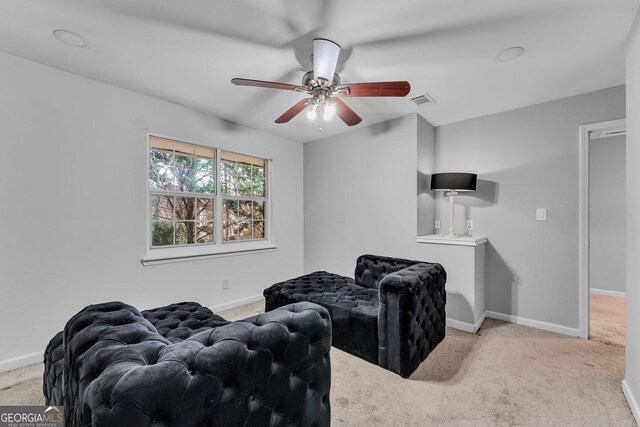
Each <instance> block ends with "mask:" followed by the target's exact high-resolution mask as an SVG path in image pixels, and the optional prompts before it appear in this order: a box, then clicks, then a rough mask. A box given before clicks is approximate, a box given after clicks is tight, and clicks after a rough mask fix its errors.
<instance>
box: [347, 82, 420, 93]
mask: <svg viewBox="0 0 640 427" xmlns="http://www.w3.org/2000/svg"><path fill="white" fill-rule="evenodd" d="M410 90H411V85H410V84H409V82H375V83H350V84H343V85H339V86H336V88H335V92H337V93H336V95H342V96H406V95H407V94H408V93H409V91H410Z"/></svg>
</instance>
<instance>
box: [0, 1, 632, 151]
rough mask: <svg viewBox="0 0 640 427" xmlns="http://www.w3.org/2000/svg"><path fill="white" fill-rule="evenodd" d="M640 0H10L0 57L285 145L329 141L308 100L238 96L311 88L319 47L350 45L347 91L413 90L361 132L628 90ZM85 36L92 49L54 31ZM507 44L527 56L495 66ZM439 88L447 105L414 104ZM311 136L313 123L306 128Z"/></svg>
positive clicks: (371, 106) (377, 102) (377, 103)
mask: <svg viewBox="0 0 640 427" xmlns="http://www.w3.org/2000/svg"><path fill="white" fill-rule="evenodd" d="M639 4H640V0H535V1H534V0H402V1H399V0H395V1H391V0H387V1H382V0H350V1H344V0H343V1H338V0H317V1H299V0H269V1H266V0H224V1H222V0H217V1H211V0H186V1H175V0H135V1H132V0H57V1H51V0H28V1H27V0H20V1H18V0H0V50H2V51H5V52H8V53H11V54H15V55H18V56H21V57H23V58H27V59H30V60H33V61H37V62H40V63H43V64H47V65H50V66H53V67H56V68H59V69H62V70H66V71H70V72H72V73H75V74H78V75H82V76H86V77H89V78H92V79H95V80H99V81H103V82H106V83H110V84H113V85H116V86H119V87H123V88H128V89H131V90H135V91H138V92H141V93H145V94H148V95H152V96H156V97H159V98H162V99H166V100H169V101H172V102H175V103H178V104H182V105H185V106H187V107H189V108H193V109H195V110H198V111H201V112H203V113H207V114H211V115H214V116H217V117H221V118H224V119H226V120H231V121H234V122H238V123H241V124H244V125H247V126H250V127H253V128H257V129H261V130H264V131H267V132H270V133H274V134H277V135H281V136H283V137H286V138H289V139H293V140H297V141H310V140H315V139H319V138H322V137H325V136H328V135H334V134H337V133H341V132H346V131H348V130H349V128H348V127H347V126H346V125H345V124H344V123H342V122H341V121H339V120H337V119H334V120H332V121H331V122H329V123H328V124H327V125H326V126H325V128H324V131H323V132H322V133H320V132H319V131H318V129H317V128H315V127H313V126H308V120H307V119H306V117H305V115H304V114H301V115H299V116H298V117H297V118H295V119H294V120H292V121H291V122H290V123H288V124H284V125H277V124H275V123H273V121H274V119H275V118H276V117H278V116H279V115H280V114H281V113H283V112H284V111H285V110H287V109H288V108H289V107H290V106H292V105H293V104H294V103H296V102H297V101H298V100H300V99H301V97H302V96H303V94H300V93H294V92H285V91H276V90H270V89H260V88H250V87H239V86H234V85H232V84H231V83H230V80H231V79H232V78H233V77H244V78H251V79H260V80H272V81H282V82H289V83H295V84H299V83H300V80H301V78H302V75H303V73H304V71H305V70H307V69H310V67H311V65H310V61H309V58H308V56H309V54H310V53H311V47H312V44H311V40H312V39H313V38H314V37H317V36H321V37H326V38H329V39H331V40H334V41H336V42H337V43H339V44H340V45H342V47H343V52H342V54H341V60H340V62H341V63H342V64H343V65H344V68H342V67H339V68H341V71H340V75H341V78H342V81H343V82H366V81H383V80H408V81H409V82H410V83H411V86H412V90H411V93H410V94H409V96H408V97H407V98H400V99H390V98H386V99H385V98H368V99H352V98H349V99H347V100H346V102H347V103H348V104H349V105H350V106H351V107H352V108H353V109H354V110H355V111H356V112H357V113H358V114H359V115H360V116H361V117H362V118H363V122H362V123H361V124H360V125H358V127H362V126H366V125H369V124H374V123H378V122H381V121H385V120H389V119H393V118H396V117H400V116H404V115H406V114H409V113H414V112H417V113H418V114H420V115H421V116H423V117H424V118H426V119H427V120H429V121H430V122H431V123H433V124H434V125H442V124H447V123H452V122H456V121H460V120H464V119H468V118H472V117H477V116H481V115H486V114H491V113H495V112H499V111H504V110H510V109H513V108H518V107H523V106H526V105H531V104H535V103H539V102H543V101H547V100H551V99H557V98H562V97H566V96H570V95H575V94H579V93H584V92H589V91H593V90H597V89H602V88H606V87H611V86H615V85H619V84H623V83H624V39H625V36H626V34H627V32H628V30H629V27H630V26H631V23H632V21H633V19H634V17H635V14H636V11H637V9H638V5H639ZM56 29H66V30H70V31H74V32H76V33H79V34H82V35H83V36H85V37H86V38H87V39H88V41H89V46H88V47H87V48H75V47H70V46H67V45H64V44H62V43H60V42H59V41H58V40H56V39H55V38H54V37H53V35H52V32H53V31H54V30H56ZM509 46H522V47H524V48H525V49H526V51H525V54H524V55H523V56H522V57H520V58H519V59H517V60H515V61H512V62H497V61H495V56H496V55H497V54H498V53H499V52H500V51H502V50H503V49H504V48H506V47H509ZM424 92H428V93H429V94H430V95H431V96H432V97H433V98H434V99H435V100H436V101H437V104H432V105H423V106H420V107H418V106H416V105H415V104H414V103H413V102H412V101H411V100H410V99H409V98H411V97H414V96H417V95H420V94H422V93H424ZM305 126H306V127H305Z"/></svg>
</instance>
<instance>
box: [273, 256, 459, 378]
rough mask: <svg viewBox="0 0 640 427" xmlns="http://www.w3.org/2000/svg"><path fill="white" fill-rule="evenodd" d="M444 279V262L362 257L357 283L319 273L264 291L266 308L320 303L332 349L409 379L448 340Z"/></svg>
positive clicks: (346, 278)
mask: <svg viewBox="0 0 640 427" xmlns="http://www.w3.org/2000/svg"><path fill="white" fill-rule="evenodd" d="M446 278H447V276H446V272H445V270H444V268H442V266H441V265H440V264H432V263H426V262H421V261H411V260H406V259H398V258H388V257H382V256H376V255H362V256H360V257H359V258H358V260H357V261H356V269H355V280H354V279H352V278H350V277H345V276H340V275H337V274H333V273H327V272H326V271H316V272H314V273H311V274H307V275H304V276H301V277H297V278H295V279H291V280H287V281H286V282H281V283H277V284H275V285H273V286H271V287H269V288H267V289H265V291H264V297H265V310H266V311H270V310H274V309H276V308H278V307H281V306H284V305H286V304H291V303H295V302H301V301H310V302H313V303H316V304H319V305H321V306H323V307H324V308H326V309H327V310H328V311H329V314H330V315H331V321H332V323H333V342H332V345H334V346H335V347H337V348H339V349H341V350H344V351H346V352H349V353H351V354H354V355H356V356H358V357H360V358H362V359H364V360H367V361H369V362H371V363H375V364H377V365H379V366H381V367H383V368H385V369H388V370H390V371H392V372H395V373H397V374H399V375H401V376H402V377H405V378H406V377H408V376H410V375H411V374H412V373H413V372H414V371H415V370H416V368H417V367H418V365H420V363H421V362H422V361H423V360H425V359H426V358H427V356H428V355H429V353H431V351H433V349H434V348H435V347H436V346H437V345H438V343H439V342H441V341H442V340H443V339H444V336H445V326H446V314H445V304H446V292H445V282H446Z"/></svg>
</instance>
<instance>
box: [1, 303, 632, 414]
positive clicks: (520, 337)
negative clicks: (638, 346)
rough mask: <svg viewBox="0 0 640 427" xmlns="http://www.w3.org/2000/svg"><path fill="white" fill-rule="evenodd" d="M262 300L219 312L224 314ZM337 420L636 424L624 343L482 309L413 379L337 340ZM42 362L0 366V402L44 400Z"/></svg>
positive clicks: (237, 314)
mask: <svg viewBox="0 0 640 427" xmlns="http://www.w3.org/2000/svg"><path fill="white" fill-rule="evenodd" d="M261 308H262V304H261V303H256V304H250V305H246V306H243V307H240V308H237V309H234V310H229V311H226V312H221V313H220V314H221V315H223V316H224V317H226V318H229V319H238V318H242V317H245V316H249V315H251V314H253V313H257V312H259V311H260V310H261ZM331 358H332V386H331V404H332V425H334V426H432V425H433V426H634V425H635V422H634V420H633V416H632V414H631V410H630V409H629V406H628V404H627V403H626V400H625V398H624V396H623V394H622V390H621V386H620V382H621V381H622V379H623V374H624V347H623V346H621V345H616V344H612V343H610V342H607V341H606V340H604V341H602V340H597V339H592V340H589V341H586V340H580V339H577V338H570V337H566V336H563V335H558V334H554V333H551V332H545V331H540V330H537V329H532V328H527V327H524V326H518V325H512V324H509V323H504V322H500V321H497V320H491V319H488V320H486V321H485V322H484V324H483V325H482V329H481V330H480V331H479V333H478V334H476V335H474V334H468V333H465V332H460V331H457V330H455V329H451V328H447V337H446V338H445V340H444V341H443V342H442V343H441V344H440V345H439V346H438V348H436V350H435V351H434V352H433V353H432V354H431V355H430V356H429V358H428V359H427V360H426V361H425V362H423V363H422V365H420V367H419V368H418V370H417V371H416V372H415V373H414V374H413V375H412V376H411V378H409V379H402V378H400V377H399V376H397V375H394V374H392V373H390V372H388V371H385V370H383V369H380V368H378V367H377V366H374V365H371V364H369V363H367V362H364V361H362V360H360V359H358V358H356V357H353V356H351V355H350V354H347V353H344V352H342V351H340V350H337V349H332V350H331ZM41 374H42V368H41V366H40V365H32V366H28V367H25V368H21V369H17V370H14V371H12V372H9V373H4V374H0V405H7V404H41V403H42V394H41V387H42V381H41V379H40V376H41Z"/></svg>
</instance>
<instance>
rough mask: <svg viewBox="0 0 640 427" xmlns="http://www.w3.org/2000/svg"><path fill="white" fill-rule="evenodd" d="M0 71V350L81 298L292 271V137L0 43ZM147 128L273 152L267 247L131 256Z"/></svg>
mask: <svg viewBox="0 0 640 427" xmlns="http://www.w3.org/2000/svg"><path fill="white" fill-rule="evenodd" d="M0 80H1V81H2V84H1V85H0V100H2V101H1V102H0V140H1V141H2V142H1V144H2V155H1V156H0V158H1V159H2V167H0V194H2V200H1V201H0V224H2V230H3V231H2V239H1V243H0V274H1V277H0V282H1V285H0V289H1V297H0V324H1V325H3V327H2V328H0V364H1V363H2V361H6V360H7V359H11V358H16V357H20V356H22V355H25V354H29V353H34V352H42V351H43V350H44V347H45V345H46V344H47V342H48V340H49V339H50V338H51V337H52V336H53V334H54V333H56V332H57V331H59V330H61V329H62V328H63V326H64V323H65V322H66V321H67V320H68V319H69V318H70V317H71V316H72V315H73V314H74V313H76V312H77V311H78V310H80V309H81V308H83V307H84V306H85V305H87V304H90V303H97V302H103V301H109V300H122V301H125V302H127V303H130V304H133V305H134V306H137V307H138V308H140V309H144V308H151V307H154V306H159V305H163V304H168V303H171V302H177V301H184V300H194V301H198V302H200V303H201V304H203V305H207V306H216V305H220V304H223V303H228V302H231V301H234V300H238V299H242V298H246V297H250V296H255V295H260V294H261V293H262V290H263V289H264V288H265V287H267V286H268V285H270V284H272V283H274V282H276V281H279V280H283V279H286V278H289V277H294V276H296V275H299V274H301V273H302V265H303V263H302V251H303V240H302V235H303V199H302V190H303V187H302V179H303V163H302V162H303V148H302V145H301V144H299V143H296V142H291V141H288V140H284V139H282V138H279V137H276V136H272V135H268V134H265V133H262V132H258V131H255V130H252V129H249V128H246V127H242V126H239V125H235V124H233V123H229V122H225V121H223V120H220V119H217V118H214V117H210V116H206V115H202V114H199V113H196V112H193V111H191V110H189V109H186V108H183V107H181V106H179V105H176V104H172V103H168V102H165V101H161V100H158V99H155V98H151V97H147V96H143V95H140V94H137V93H134V92H130V91H127V90H121V89H118V88H116V87H113V86H109V85H105V84H102V83H98V82H96V81H93V80H88V79H85V78H81V77H78V76H75V75H72V74H69V73H65V72H61V71H58V70H55V69H52V68H48V67H45V66H42V65H39V64H36V63H33V62H29V61H26V60H23V59H20V58H17V57H15V56H11V55H7V54H4V53H0ZM215 96H216V94H213V93H212V94H211V97H212V98H215ZM148 131H149V132H154V133H159V134H163V135H168V136H173V137H176V138H181V139H185V140H189V141H194V142H199V143H202V144H205V145H212V146H216V147H220V148H224V149H230V150H234V151H238V152H243V153H248V154H253V155H257V156H264V157H269V158H273V159H274V160H273V165H272V166H273V181H272V189H273V192H272V200H273V224H272V230H273V236H274V239H275V243H276V244H277V245H278V249H277V250H276V251H275V252H269V253H263V254H253V255H243V256H235V257H227V258H219V259H214V260H200V261H193V262H184V263H178V264H168V265H159V266H151V267H143V266H141V264H140V259H141V257H143V256H144V255H145V251H146V240H145V236H146V206H145V204H146V173H147V172H146V167H147V166H146V144H147V142H146V132H148ZM414 223H415V222H414ZM223 278H228V279H230V285H231V288H230V289H229V290H225V291H223V290H222V284H221V282H222V279H223ZM37 359H38V360H41V357H40V356H38V357H37ZM4 366H7V365H6V364H5V365H4Z"/></svg>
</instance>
